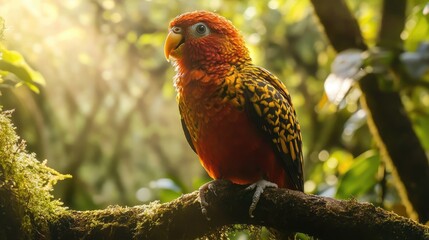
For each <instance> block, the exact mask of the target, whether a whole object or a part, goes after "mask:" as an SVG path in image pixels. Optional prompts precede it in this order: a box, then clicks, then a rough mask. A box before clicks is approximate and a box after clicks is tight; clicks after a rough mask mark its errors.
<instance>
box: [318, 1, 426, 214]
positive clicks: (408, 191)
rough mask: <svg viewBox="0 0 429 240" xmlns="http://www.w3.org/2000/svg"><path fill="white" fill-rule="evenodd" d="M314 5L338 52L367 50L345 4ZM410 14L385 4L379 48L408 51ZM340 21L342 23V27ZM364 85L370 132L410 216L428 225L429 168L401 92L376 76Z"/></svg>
mask: <svg viewBox="0 0 429 240" xmlns="http://www.w3.org/2000/svg"><path fill="white" fill-rule="evenodd" d="M312 3H313V6H314V9H315V11H316V13H317V15H318V17H319V19H320V22H321V23H322V25H323V26H324V28H325V31H326V34H327V36H328V38H329V40H330V41H331V43H332V45H333V47H334V48H335V49H336V50H337V51H343V50H345V49H347V48H358V49H361V50H366V49H367V46H366V45H365V43H364V40H363V38H362V35H361V32H360V30H359V25H358V23H357V21H356V19H355V18H354V17H353V15H352V14H351V13H350V11H349V9H348V8H347V6H346V4H345V2H344V1H343V0H312ZM330 6H335V8H333V7H330ZM404 11H405V0H395V1H384V5H383V18H382V24H381V28H380V31H379V40H378V43H377V44H378V46H380V47H383V48H388V49H389V50H391V51H393V52H394V53H397V52H398V49H399V50H400V49H401V48H402V42H401V39H400V36H399V34H400V32H401V31H402V29H403V26H404V21H405V20H404V19H405V12H404ZM339 22H340V23H341V24H337V23H339ZM339 26H343V27H339ZM394 64H395V62H394ZM392 68H395V66H392ZM392 70H394V69H392ZM359 85H360V87H361V90H362V92H363V95H362V98H361V100H362V103H363V107H364V108H365V110H366V112H367V113H368V124H369V127H370V129H371V132H372V134H373V135H374V137H375V140H376V142H377V144H378V146H379V147H380V149H381V151H382V152H383V153H384V157H385V160H386V161H387V162H388V163H389V164H390V165H391V166H392V167H393V172H394V174H395V176H396V179H397V180H399V181H396V182H397V186H398V189H399V190H400V194H401V198H402V200H403V202H404V204H405V205H406V207H407V211H408V213H409V215H410V216H411V217H412V218H414V219H417V218H418V219H419V221H420V222H426V221H428V220H429V204H427V203H428V202H429V185H428V184H427V183H428V182H429V163H428V159H427V157H426V154H425V151H424V149H423V147H422V145H421V143H420V141H419V139H418V138H417V135H416V134H415V132H414V130H413V127H412V123H411V122H410V120H409V118H408V116H407V114H406V111H405V109H404V106H403V104H402V101H401V98H400V95H399V93H398V92H393V91H385V90H382V89H381V88H380V86H379V85H378V79H377V76H376V75H374V74H369V75H367V76H366V77H364V78H363V79H361V81H360V82H359Z"/></svg>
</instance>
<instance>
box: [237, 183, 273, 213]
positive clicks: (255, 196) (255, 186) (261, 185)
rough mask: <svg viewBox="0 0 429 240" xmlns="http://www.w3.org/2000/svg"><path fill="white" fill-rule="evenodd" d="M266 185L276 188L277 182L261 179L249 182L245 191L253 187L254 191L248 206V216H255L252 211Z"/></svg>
mask: <svg viewBox="0 0 429 240" xmlns="http://www.w3.org/2000/svg"><path fill="white" fill-rule="evenodd" d="M267 187H271V188H277V187H278V186H277V184H275V183H273V182H270V181H267V180H264V179H261V180H259V181H257V182H255V183H253V184H250V185H249V186H248V187H247V188H246V189H245V190H246V191H250V190H253V189H255V193H254V194H253V198H252V203H251V204H250V207H249V216H250V217H251V218H253V217H255V216H254V215H253V211H254V210H255V209H256V205H257V204H258V202H259V198H260V197H261V194H262V193H263V192H264V189H265V188H267Z"/></svg>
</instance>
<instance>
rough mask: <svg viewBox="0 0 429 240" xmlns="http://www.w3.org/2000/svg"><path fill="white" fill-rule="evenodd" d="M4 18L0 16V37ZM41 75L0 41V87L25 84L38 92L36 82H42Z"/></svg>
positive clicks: (0, 36) (43, 81)
mask: <svg viewBox="0 0 429 240" xmlns="http://www.w3.org/2000/svg"><path fill="white" fill-rule="evenodd" d="M3 31H4V20H3V19H2V18H1V17H0V39H1V38H2V37H3ZM44 83H45V80H44V79H43V77H42V75H41V74H40V73H38V72H36V71H34V70H33V69H32V68H31V67H30V66H29V65H28V64H27V62H26V61H25V60H24V57H23V56H22V55H21V54H20V53H18V52H16V51H10V50H8V49H7V48H6V47H5V46H4V45H3V44H2V43H0V87H6V86H10V85H15V86H19V85H22V84H25V85H27V86H28V87H29V88H30V89H31V90H33V91H34V92H37V93H38V92H39V88H38V86H37V84H42V85H43V84H44Z"/></svg>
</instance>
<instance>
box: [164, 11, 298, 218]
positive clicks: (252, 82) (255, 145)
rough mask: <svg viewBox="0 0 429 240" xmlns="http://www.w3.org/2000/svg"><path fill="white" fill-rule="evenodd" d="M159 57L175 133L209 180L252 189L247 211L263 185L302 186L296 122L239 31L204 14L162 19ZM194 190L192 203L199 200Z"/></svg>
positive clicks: (279, 87) (286, 98)
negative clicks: (178, 124)
mask: <svg viewBox="0 0 429 240" xmlns="http://www.w3.org/2000/svg"><path fill="white" fill-rule="evenodd" d="M164 52H165V57H166V58H167V60H172V62H173V65H174V66H175V69H176V76H175V77H174V85H175V88H176V91H177V99H178V105H179V111H180V114H181V121H182V127H183V131H184V133H185V136H186V139H187V141H188V143H189V145H190V146H191V148H192V149H193V150H194V151H195V152H196V154H197V155H198V157H199V160H200V162H201V164H202V166H203V167H204V169H205V170H206V171H207V173H208V174H209V176H210V177H212V178H213V179H226V180H229V181H231V182H233V183H236V184H243V185H244V184H250V186H249V187H248V189H255V193H254V198H253V199H254V200H253V202H252V205H251V206H250V209H249V214H250V216H253V215H252V212H253V210H254V209H255V208H256V204H257V202H258V200H259V197H260V195H261V193H262V192H263V190H264V188H266V187H280V188H289V189H293V190H299V191H303V171H302V165H303V154H302V138H301V130H300V125H299V123H298V120H297V117H296V112H295V109H294V108H293V106H292V102H291V97H290V95H289V93H288V90H287V89H286V87H285V85H284V84H283V83H282V82H281V81H280V80H279V79H278V78H277V77H276V76H274V75H273V74H271V73H270V72H269V71H267V70H265V69H264V68H262V67H258V66H255V65H254V64H253V63H252V59H251V58H250V55H249V51H248V49H247V47H246V45H245V42H244V39H243V37H242V35H241V34H240V32H239V31H238V30H237V29H236V28H235V27H234V26H233V25H232V23H231V22H230V21H228V20H227V19H226V18H224V17H222V16H220V15H218V14H216V13H212V12H208V11H195V12H189V13H184V14H182V15H179V16H177V17H176V18H175V19H173V20H172V21H171V22H170V26H169V34H168V36H167V39H166V41H165V46H164ZM202 194H203V191H202V190H201V188H200V201H201V204H202V207H203V212H204V211H205V209H204V205H205V204H206V202H205V200H204V197H203V196H202Z"/></svg>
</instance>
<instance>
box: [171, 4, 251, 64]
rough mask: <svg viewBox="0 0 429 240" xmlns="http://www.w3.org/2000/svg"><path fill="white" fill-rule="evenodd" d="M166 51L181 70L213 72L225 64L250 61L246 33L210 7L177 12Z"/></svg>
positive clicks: (172, 22)
mask: <svg viewBox="0 0 429 240" xmlns="http://www.w3.org/2000/svg"><path fill="white" fill-rule="evenodd" d="M169 29H170V30H169V34H168V36H167V39H166V41H165V46H164V53H165V57H166V58H167V60H169V59H170V58H172V59H173V60H175V61H176V64H177V66H178V69H179V71H182V72H183V71H186V70H191V69H201V70H205V71H208V72H210V71H211V70H213V71H215V69H216V68H219V66H222V65H237V64H242V63H244V62H249V61H250V57H249V51H248V50H247V48H246V46H245V43H244V40H243V37H242V36H241V34H240V33H239V31H238V30H237V29H236V28H235V27H234V26H233V25H232V23H231V22H230V21H228V20H227V19H226V18H224V17H222V16H219V15H217V14H215V13H212V12H208V11H195V12H189V13H184V14H182V15H179V16H177V17H176V18H175V19H173V20H172V21H171V22H170V28H169Z"/></svg>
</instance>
